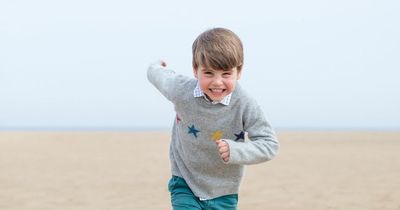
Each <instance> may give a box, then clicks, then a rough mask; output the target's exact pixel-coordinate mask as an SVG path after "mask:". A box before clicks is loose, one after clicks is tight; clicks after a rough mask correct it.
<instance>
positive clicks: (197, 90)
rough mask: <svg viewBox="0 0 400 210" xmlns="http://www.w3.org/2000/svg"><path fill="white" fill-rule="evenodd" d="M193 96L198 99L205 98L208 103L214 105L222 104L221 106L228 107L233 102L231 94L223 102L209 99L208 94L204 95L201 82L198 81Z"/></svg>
mask: <svg viewBox="0 0 400 210" xmlns="http://www.w3.org/2000/svg"><path fill="white" fill-rule="evenodd" d="M193 96H194V97H196V98H198V97H203V98H205V99H206V100H207V101H209V102H211V103H212V104H218V103H220V104H223V105H226V106H228V105H229V102H230V101H231V96H232V93H230V94H229V95H227V96H225V97H224V98H223V99H222V100H221V101H211V100H210V99H208V98H207V96H206V94H204V92H203V91H202V90H201V88H200V84H199V81H197V84H196V87H195V88H194V90H193Z"/></svg>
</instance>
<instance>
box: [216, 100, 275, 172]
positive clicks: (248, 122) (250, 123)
mask: <svg viewBox="0 0 400 210" xmlns="http://www.w3.org/2000/svg"><path fill="white" fill-rule="evenodd" d="M243 124H244V129H245V131H246V132H247V134H248V138H249V140H247V141H245V142H236V141H233V140H225V139H224V140H225V141H226V142H227V143H228V144H229V150H230V157H229V161H228V162H227V164H242V165H250V164H257V163H261V162H264V161H268V160H271V159H272V158H274V157H275V155H276V154H277V152H278V149H279V143H278V140H277V138H276V134H275V132H274V131H273V130H272V128H271V125H270V124H269V123H268V122H267V120H266V119H265V117H264V114H263V112H262V110H261V108H260V107H259V105H258V104H256V103H255V102H254V103H253V105H251V106H248V107H247V108H246V109H245V111H244V113H243Z"/></svg>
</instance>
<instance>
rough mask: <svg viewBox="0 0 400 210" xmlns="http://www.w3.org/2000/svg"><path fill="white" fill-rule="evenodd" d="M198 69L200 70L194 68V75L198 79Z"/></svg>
mask: <svg viewBox="0 0 400 210" xmlns="http://www.w3.org/2000/svg"><path fill="white" fill-rule="evenodd" d="M197 71H198V70H197V69H196V68H193V76H194V77H195V78H196V79H198V78H197Z"/></svg>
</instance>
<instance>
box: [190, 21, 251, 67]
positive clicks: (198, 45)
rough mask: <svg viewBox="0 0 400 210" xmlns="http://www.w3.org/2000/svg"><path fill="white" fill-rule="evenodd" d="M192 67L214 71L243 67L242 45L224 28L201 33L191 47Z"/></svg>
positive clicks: (236, 37)
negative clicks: (202, 67) (209, 68)
mask: <svg viewBox="0 0 400 210" xmlns="http://www.w3.org/2000/svg"><path fill="white" fill-rule="evenodd" d="M192 53H193V59H192V65H193V68H194V69H197V68H198V67H199V66H200V65H202V66H205V67H211V68H213V69H215V70H221V69H222V70H229V69H232V68H234V67H237V69H238V71H240V70H241V69H242V67H243V44H242V41H240V38H239V37H238V36H237V35H236V34H235V33H233V32H232V31H230V30H228V29H225V28H213V29H210V30H207V31H205V32H203V33H201V34H200V35H199V36H198V37H197V38H196V40H195V41H194V42H193V45H192Z"/></svg>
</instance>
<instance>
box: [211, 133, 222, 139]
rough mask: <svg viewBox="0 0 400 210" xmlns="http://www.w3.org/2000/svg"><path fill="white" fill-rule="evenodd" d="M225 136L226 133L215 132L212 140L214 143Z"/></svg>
mask: <svg viewBox="0 0 400 210" xmlns="http://www.w3.org/2000/svg"><path fill="white" fill-rule="evenodd" d="M223 135H224V132H222V131H215V132H214V133H212V135H211V139H212V140H214V141H218V140H220V139H221V138H222V136H223Z"/></svg>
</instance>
